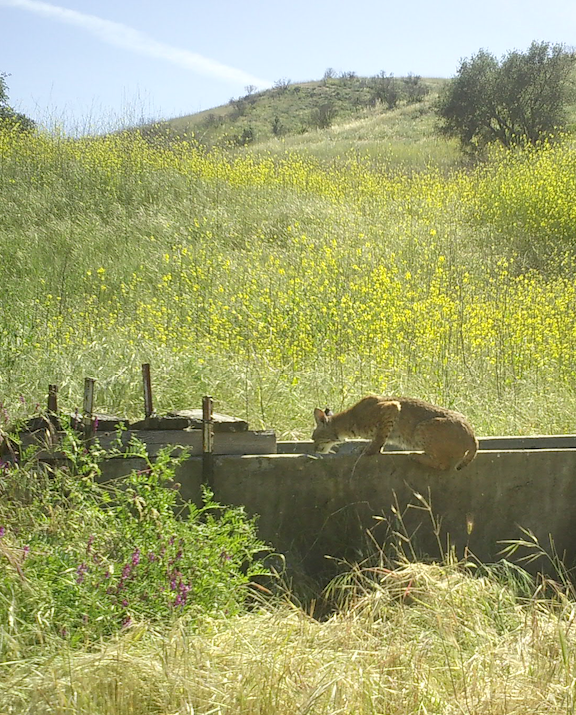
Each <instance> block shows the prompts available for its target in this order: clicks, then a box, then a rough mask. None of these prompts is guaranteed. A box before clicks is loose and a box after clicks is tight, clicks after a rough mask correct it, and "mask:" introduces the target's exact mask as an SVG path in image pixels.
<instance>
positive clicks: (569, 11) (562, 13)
mask: <svg viewBox="0 0 576 715" xmlns="http://www.w3.org/2000/svg"><path fill="white" fill-rule="evenodd" d="M0 28H1V35H0V38H1V40H0V72H7V73H9V74H10V75H11V76H10V77H8V80H7V82H8V87H9V95H10V104H11V105H12V106H13V107H14V108H15V109H18V110H19V111H22V112H24V113H25V114H27V115H29V116H31V117H32V118H34V119H37V120H40V121H44V122H47V123H51V124H54V123H56V124H58V123H62V124H64V125H65V126H67V127H68V128H75V129H77V130H80V131H82V130H89V129H90V128H92V127H94V128H105V127H106V126H107V125H109V124H118V123H122V122H132V121H139V120H141V119H150V118H155V119H159V118H170V117H175V116H181V115H185V114H191V113H193V112H197V111H200V110H202V109H209V108H211V107H215V106H218V105H220V104H225V103H226V102H227V101H228V100H229V99H230V98H231V97H239V96H241V95H243V94H245V87H246V86H247V85H251V84H252V85H256V86H261V87H265V86H270V85H272V84H273V83H274V82H275V81H277V80H279V79H290V80H292V81H293V82H298V81H305V80H311V79H319V78H321V77H322V75H323V74H324V71H325V70H326V68H328V67H332V68H334V69H335V70H336V71H338V72H341V71H354V72H356V73H357V74H359V75H374V74H376V73H378V72H379V71H381V70H384V71H386V72H389V73H393V74H395V75H396V76H402V75H406V74H408V73H409V72H412V73H414V74H419V75H422V76H423V77H450V76H453V75H454V73H455V72H456V70H457V68H458V64H459V62H460V60H461V59H462V58H464V57H470V56H471V55H472V54H474V53H475V52H477V51H478V50H479V49H480V48H484V49H486V50H488V51H490V52H493V53H494V54H495V55H497V56H501V55H503V54H505V53H506V52H507V51H508V50H511V49H520V50H524V49H526V48H527V47H528V46H529V45H530V43H531V42H532V41H533V40H538V41H541V40H545V41H549V42H554V43H556V42H558V43H563V44H566V45H569V46H573V45H576V3H574V0H548V2H545V3H543V2H542V0H538V2H536V1H535V0H483V2H481V3H480V2H477V3H465V2H462V0H436V1H435V2H432V0H428V1H427V2H425V1H424V0H413V1H412V2H410V1H408V2H404V3H401V2H388V1H387V0H380V1H378V0H355V1H354V2H352V1H351V0H348V1H346V2H344V1H343V0H290V1H289V2H277V1H275V0H242V1H241V0H203V1H202V2H200V1H199V0H189V1H188V2H184V1H183V0H163V2H161V3H160V2H154V1H153V0H98V1H97V0H61V3H60V2H57V3H56V2H54V3H52V2H43V1H40V0H0Z"/></svg>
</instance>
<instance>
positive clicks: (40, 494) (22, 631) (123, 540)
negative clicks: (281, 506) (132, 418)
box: [0, 430, 267, 663]
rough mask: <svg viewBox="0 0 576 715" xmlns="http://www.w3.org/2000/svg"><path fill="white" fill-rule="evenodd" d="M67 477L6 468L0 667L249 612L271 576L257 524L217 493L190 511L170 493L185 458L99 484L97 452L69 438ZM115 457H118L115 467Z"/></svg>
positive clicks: (42, 467)
mask: <svg viewBox="0 0 576 715" xmlns="http://www.w3.org/2000/svg"><path fill="white" fill-rule="evenodd" d="M63 450H64V453H65V454H66V455H67V456H68V458H69V466H62V467H60V468H57V469H52V468H50V467H49V466H47V465H46V464H39V463H38V462H37V461H36V460H35V459H33V458H31V459H30V460H29V461H28V460H27V459H24V461H23V462H22V463H21V464H20V463H19V462H18V461H14V460H12V459H10V460H9V461H5V462H2V463H1V465H0V475H1V485H0V562H2V565H1V575H0V660H1V661H2V662H3V663H7V662H15V661H18V660H19V659H21V658H30V657H34V656H35V655H36V654H38V653H46V652H51V651H52V652H53V651H54V649H60V648H63V647H67V646H70V647H77V646H79V645H84V646H86V647H91V646H93V645H94V644H96V643H98V641H99V640H101V639H102V638H108V637H111V636H113V635H114V634H117V633H119V632H121V631H122V630H124V629H126V628H128V627H129V626H130V625H131V624H132V623H134V622H146V623H148V624H149V625H150V626H151V627H155V626H166V625H167V624H170V623H173V622H174V621H175V620H176V619H178V618H180V617H187V618H188V619H190V620H191V621H193V620H194V618H196V617H198V616H199V614H202V613H209V614H213V615H214V614H217V613H222V614H226V615H229V616H232V615H234V614H236V613H238V612H239V611H242V610H244V608H245V605H246V602H247V595H248V591H247V589H248V584H249V583H250V582H251V580H252V578H253V577H254V576H255V575H256V574H262V573H267V570H266V569H265V568H264V566H263V565H262V563H261V560H260V559H261V557H262V556H263V555H264V554H265V553H266V549H265V547H264V545H263V544H262V543H261V542H260V541H259V540H258V539H257V537H256V531H255V524H254V521H253V520H250V519H248V518H247V517H246V515H245V513H244V511H243V510H242V509H240V508H231V507H227V508H224V507H222V506H221V505H219V504H217V503H216V502H215V501H214V500H213V498H212V495H211V494H210V492H209V491H205V492H204V500H203V504H202V505H201V506H197V505H195V504H192V503H183V502H182V500H181V499H180V498H179V495H178V491H177V489H178V487H179V485H178V484H177V483H176V482H175V481H174V478H175V471H176V468H177V466H178V464H179V463H180V462H181V461H182V460H183V459H184V458H185V456H186V455H185V454H183V455H182V456H181V457H178V458H172V457H170V456H169V455H168V453H167V451H166V450H165V451H162V452H160V454H159V455H158V457H156V458H155V459H154V461H151V460H150V459H148V457H147V455H146V452H145V450H144V449H143V445H141V444H139V443H137V442H134V443H133V444H132V445H131V449H130V451H129V454H130V455H131V456H132V457H134V456H139V457H141V460H142V468H141V469H140V470H134V471H132V472H127V473H126V476H125V477H124V478H122V479H117V480H109V481H106V482H102V481H99V480H98V477H99V476H100V467H99V464H100V463H101V460H102V459H103V458H104V457H105V455H104V453H103V452H101V451H100V450H99V449H97V448H92V449H91V450H89V451H87V450H86V448H85V447H84V446H83V444H82V443H81V442H79V440H78V438H77V437H76V436H75V434H74V432H73V431H72V430H69V431H68V432H67V435H66V437H65V440H64V444H63ZM113 454H114V452H112V455H113Z"/></svg>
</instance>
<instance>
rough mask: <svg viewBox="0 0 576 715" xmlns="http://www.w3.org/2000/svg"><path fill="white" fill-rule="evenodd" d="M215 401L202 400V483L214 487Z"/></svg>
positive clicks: (208, 396) (207, 398) (207, 397)
mask: <svg viewBox="0 0 576 715" xmlns="http://www.w3.org/2000/svg"><path fill="white" fill-rule="evenodd" d="M213 407H214V401H213V400H212V398H211V397H210V395H206V396H205V397H203V398H202V482H203V483H204V484H207V485H208V486H210V487H211V486H212V483H213V477H214V459H213V457H214V418H213Z"/></svg>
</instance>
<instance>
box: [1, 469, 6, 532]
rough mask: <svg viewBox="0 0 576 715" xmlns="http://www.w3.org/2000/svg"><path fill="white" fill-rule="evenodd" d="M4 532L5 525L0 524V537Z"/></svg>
mask: <svg viewBox="0 0 576 715" xmlns="http://www.w3.org/2000/svg"><path fill="white" fill-rule="evenodd" d="M1 466H2V465H1V464H0V467H1ZM5 533H6V527H5V526H0V539H1V538H2V537H3V536H4V534H5Z"/></svg>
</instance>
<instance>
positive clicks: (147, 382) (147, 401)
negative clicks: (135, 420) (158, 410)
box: [142, 363, 154, 419]
mask: <svg viewBox="0 0 576 715" xmlns="http://www.w3.org/2000/svg"><path fill="white" fill-rule="evenodd" d="M142 386H143V388H144V416H145V418H146V419H148V418H149V417H151V416H152V415H153V414H154V407H153V406H152V380H151V378H150V363H144V364H143V365H142Z"/></svg>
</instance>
